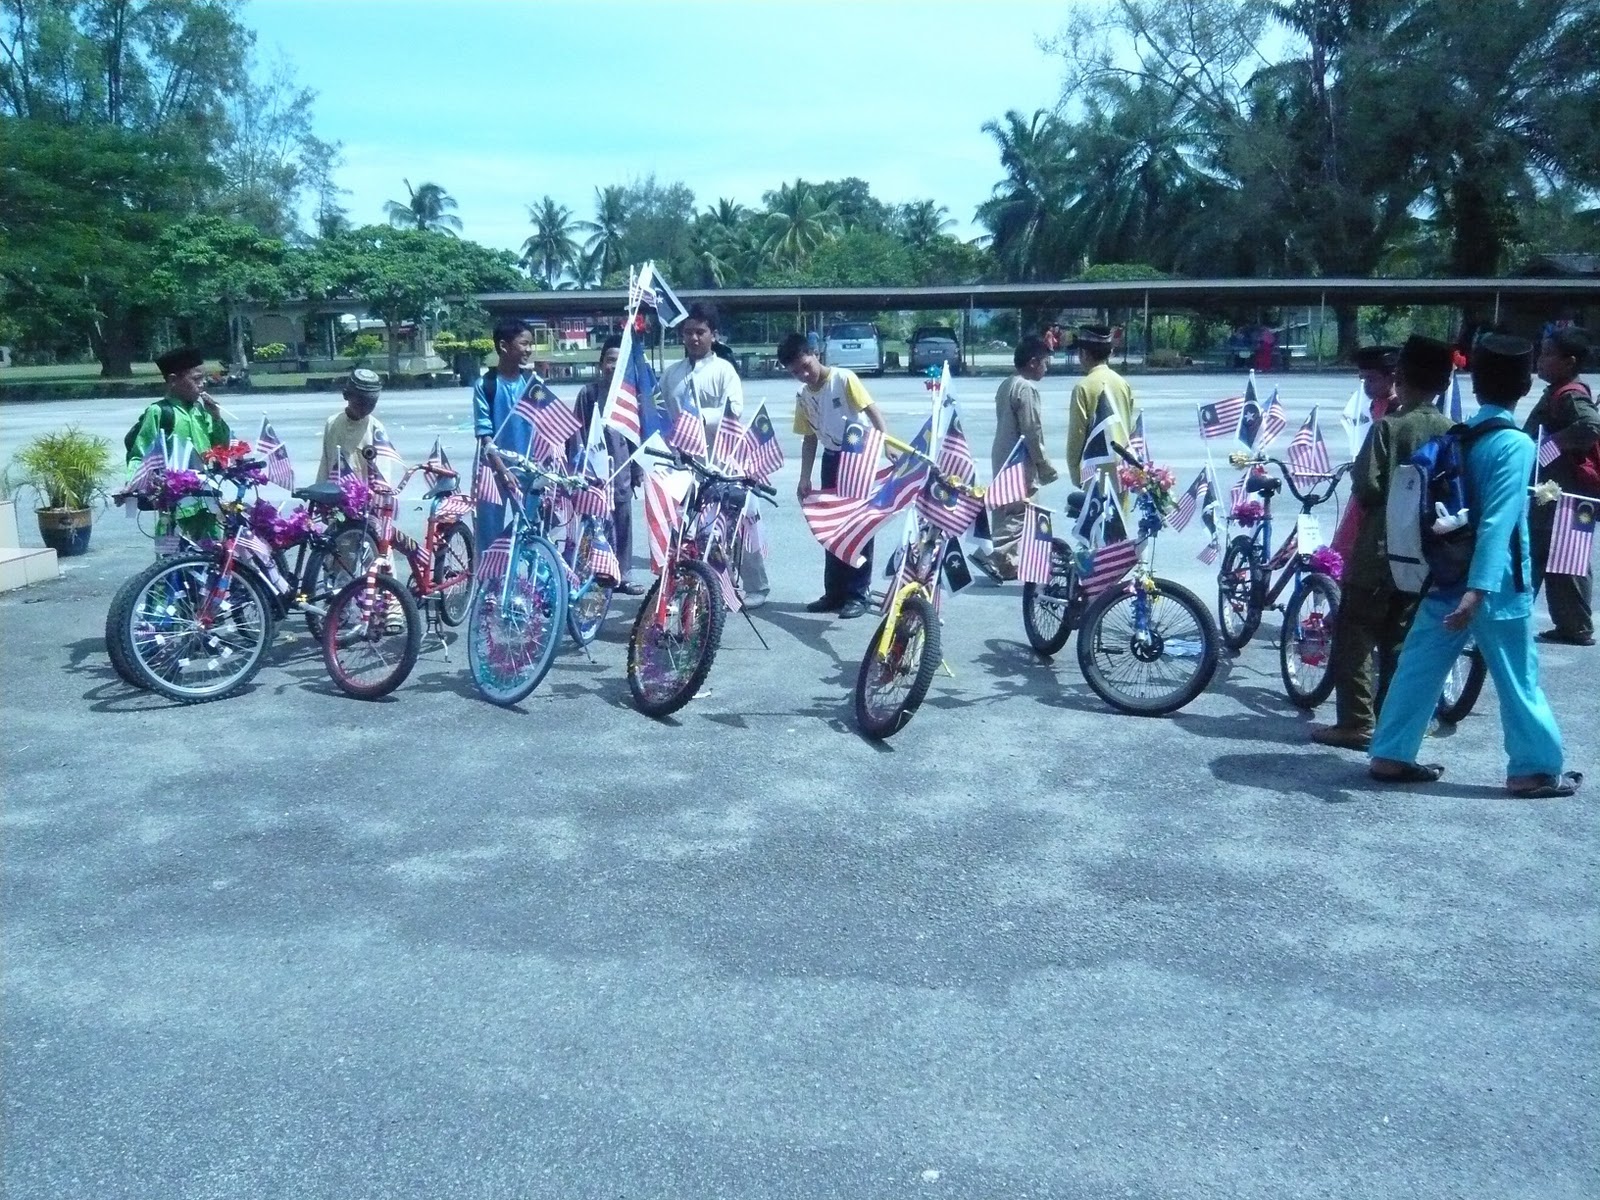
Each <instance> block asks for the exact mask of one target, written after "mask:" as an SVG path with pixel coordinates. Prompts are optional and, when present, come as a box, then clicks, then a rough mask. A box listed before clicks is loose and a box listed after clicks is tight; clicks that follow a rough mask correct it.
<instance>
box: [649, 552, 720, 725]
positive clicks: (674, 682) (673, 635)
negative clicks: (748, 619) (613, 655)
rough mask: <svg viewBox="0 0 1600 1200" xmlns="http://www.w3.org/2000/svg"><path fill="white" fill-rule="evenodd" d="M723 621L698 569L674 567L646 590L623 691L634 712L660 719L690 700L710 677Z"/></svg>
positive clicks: (712, 583)
mask: <svg viewBox="0 0 1600 1200" xmlns="http://www.w3.org/2000/svg"><path fill="white" fill-rule="evenodd" d="M663 587H665V588H666V589H667V593H666V597H665V600H663V598H662V592H661V589H662V588H663ZM724 615H725V614H724V610H723V607H722V597H721V595H720V593H719V592H718V590H717V581H716V579H715V578H714V577H713V576H712V574H711V568H710V567H708V566H706V565H705V564H704V563H699V562H689V561H686V560H684V561H679V562H678V563H676V564H675V565H674V566H673V568H672V571H671V573H670V574H664V575H663V576H662V577H661V578H660V579H657V580H656V581H655V583H654V584H652V585H651V587H650V590H649V591H648V592H646V593H645V595H644V603H643V604H641V605H640V606H639V615H638V616H636V617H635V618H634V619H633V632H632V633H631V634H630V635H629V636H628V690H629V691H630V692H632V693H633V703H634V706H635V707H636V708H638V710H639V711H640V712H642V713H644V714H645V715H646V716H651V717H664V716H666V715H667V714H668V713H674V712H677V711H678V710H679V709H680V708H682V707H683V706H684V705H685V704H687V703H689V701H690V700H692V699H694V695H695V693H696V692H698V691H699V690H700V685H701V684H703V683H705V681H706V676H707V675H709V674H711V663H712V661H713V660H714V659H715V658H716V657H717V646H718V645H719V644H720V643H721V641H722V622H723V617H724Z"/></svg>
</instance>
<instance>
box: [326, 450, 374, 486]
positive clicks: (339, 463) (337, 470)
mask: <svg viewBox="0 0 1600 1200" xmlns="http://www.w3.org/2000/svg"><path fill="white" fill-rule="evenodd" d="M333 464H334V465H333V477H334V480H335V482H337V483H343V482H344V481H345V480H346V479H360V480H362V481H363V482H365V480H366V472H365V471H361V472H358V471H357V470H356V469H355V468H354V467H353V466H351V465H350V459H349V458H348V456H346V454H345V452H344V447H343V446H339V447H337V448H336V449H335V450H334V455H333Z"/></svg>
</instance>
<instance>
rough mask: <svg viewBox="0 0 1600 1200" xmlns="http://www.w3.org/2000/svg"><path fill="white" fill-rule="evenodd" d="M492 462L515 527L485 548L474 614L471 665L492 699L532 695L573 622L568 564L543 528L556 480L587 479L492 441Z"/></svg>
mask: <svg viewBox="0 0 1600 1200" xmlns="http://www.w3.org/2000/svg"><path fill="white" fill-rule="evenodd" d="M485 461H486V462H487V464H488V466H489V468H490V469H491V470H493V471H494V472H495V475H496V476H497V477H498V479H499V480H500V486H501V490H502V492H503V494H504V495H505V496H506V497H507V498H508V499H509V500H510V501H511V531H510V532H509V533H507V534H503V535H502V536H501V537H500V538H498V539H497V540H496V541H495V543H494V545H492V546H488V547H486V548H484V549H483V550H482V551H481V552H480V554H479V557H478V572H477V575H478V577H477V580H476V582H475V584H474V585H473V590H472V600H471V604H470V606H469V610H468V615H467V664H468V666H469V668H470V669H471V671H472V679H473V682H474V683H475V684H476V685H477V688H478V691H479V692H480V693H482V695H483V697H484V699H486V700H488V701H489V702H490V703H492V704H499V705H502V706H506V705H512V704H516V703H518V702H519V701H521V700H524V699H526V698H527V697H528V696H529V695H530V694H532V692H533V690H534V689H535V688H536V687H538V686H539V684H540V682H541V681H542V680H543V679H544V677H545V675H546V674H547V673H548V672H549V670H550V664H551V663H552V662H554V661H555V654H556V645H557V643H558V642H559V641H560V636H561V635H560V630H561V629H562V627H563V626H564V625H565V624H566V621H567V605H568V600H569V598H570V594H571V585H570V581H569V577H568V573H567V566H566V564H565V562H563V561H562V558H561V556H560V555H559V554H558V553H557V552H556V548H555V547H554V546H553V545H552V544H551V543H550V540H549V538H547V537H546V536H545V534H544V532H543V530H544V529H545V528H547V526H546V524H545V520H544V516H543V514H542V512H541V510H542V508H543V505H544V493H545V491H546V490H547V489H548V488H550V487H569V488H577V487H583V486H586V481H585V480H583V479H575V478H573V477H571V476H568V475H566V474H564V473H562V472H560V471H555V470H552V469H550V468H548V467H545V466H542V465H540V464H539V463H537V462H534V461H533V460H532V459H530V458H527V457H525V456H523V455H521V454H518V453H516V452H515V451H512V450H503V449H498V448H495V447H490V448H489V450H488V451H487V453H486V459H485Z"/></svg>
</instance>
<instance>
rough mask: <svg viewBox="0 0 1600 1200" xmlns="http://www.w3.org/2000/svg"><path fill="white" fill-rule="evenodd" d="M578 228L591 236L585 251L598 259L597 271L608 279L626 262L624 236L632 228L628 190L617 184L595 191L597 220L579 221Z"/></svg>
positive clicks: (576, 223)
mask: <svg viewBox="0 0 1600 1200" xmlns="http://www.w3.org/2000/svg"><path fill="white" fill-rule="evenodd" d="M573 228H574V229H581V230H583V231H584V232H585V233H587V234H588V235H589V238H588V240H587V241H586V242H584V243H583V252H584V253H585V254H586V255H589V256H590V257H591V258H593V259H594V268H595V272H596V274H597V276H598V278H599V279H600V280H604V279H605V278H607V277H608V276H610V275H612V274H613V273H615V272H619V271H621V270H622V268H623V267H624V266H625V265H626V263H625V261H624V257H623V255H624V253H625V251H624V248H623V238H624V237H625V236H626V235H627V228H628V189H627V188H624V187H619V186H616V185H613V186H611V187H608V188H606V189H604V190H603V191H602V190H601V189H600V188H595V190H594V220H592V221H576V222H574V223H573Z"/></svg>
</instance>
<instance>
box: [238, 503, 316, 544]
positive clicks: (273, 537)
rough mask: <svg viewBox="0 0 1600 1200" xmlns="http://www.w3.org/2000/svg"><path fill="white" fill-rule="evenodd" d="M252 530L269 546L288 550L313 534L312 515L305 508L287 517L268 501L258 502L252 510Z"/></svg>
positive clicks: (296, 510)
mask: <svg viewBox="0 0 1600 1200" xmlns="http://www.w3.org/2000/svg"><path fill="white" fill-rule="evenodd" d="M250 528H251V529H252V530H253V531H255V532H256V533H257V534H259V535H260V536H261V537H262V538H264V539H265V540H266V542H267V544H268V545H270V546H273V547H275V548H276V549H279V550H286V549H288V548H289V547H290V546H293V545H295V544H297V543H298V542H300V541H301V540H302V539H304V538H305V537H306V536H307V535H308V534H309V533H310V532H311V514H310V513H309V512H307V511H306V510H305V509H304V508H297V509H295V510H294V511H293V512H292V513H290V514H289V515H288V516H287V517H285V516H282V515H281V514H280V513H279V512H278V510H277V509H276V508H275V507H274V506H273V505H271V504H269V503H267V501H265V500H258V501H257V502H256V503H255V506H254V507H253V508H251V509H250Z"/></svg>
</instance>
